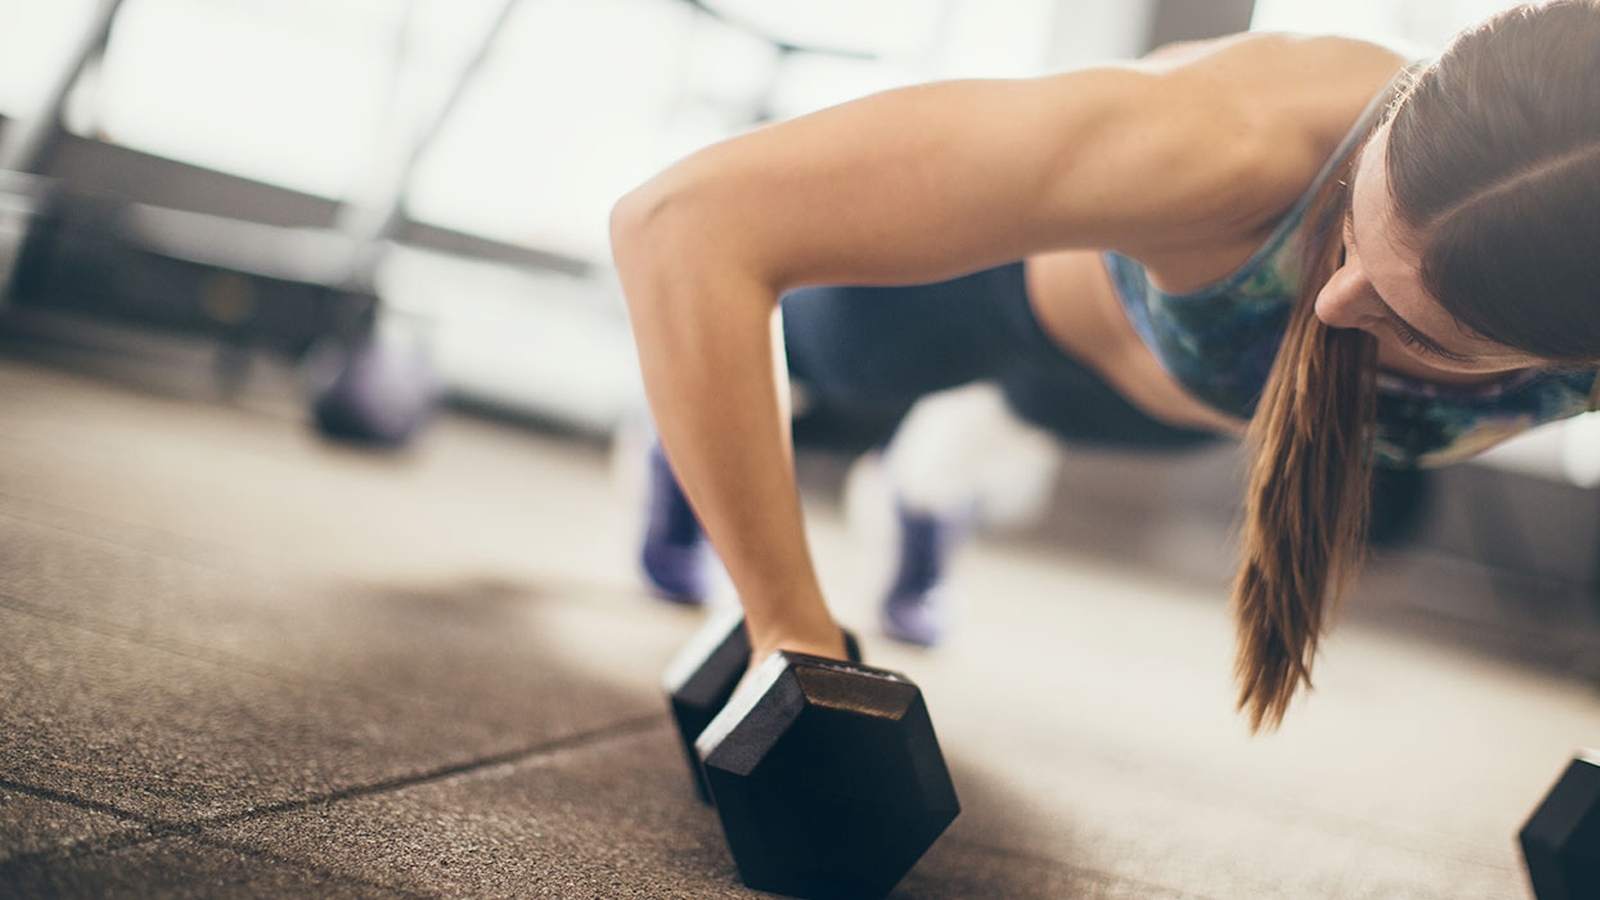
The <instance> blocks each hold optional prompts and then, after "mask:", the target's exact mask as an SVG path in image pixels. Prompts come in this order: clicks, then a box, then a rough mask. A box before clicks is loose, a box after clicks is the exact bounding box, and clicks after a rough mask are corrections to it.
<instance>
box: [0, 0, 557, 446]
mask: <svg viewBox="0 0 1600 900" xmlns="http://www.w3.org/2000/svg"><path fill="white" fill-rule="evenodd" d="M122 6H123V3H122V0H98V2H97V4H96V6H95V8H94V13H93V15H92V16H90V17H89V19H88V21H87V22H86V24H85V26H84V29H83V31H82V33H81V34H80V39H79V41H78V43H77V45H76V46H75V47H74V48H73V50H72V52H71V53H70V54H68V55H67V57H66V58H64V60H63V61H62V64H61V65H60V67H59V68H58V70H57V71H56V72H55V73H53V77H52V79H51V82H50V87H49V89H48V92H47V94H46V95H45V96H44V97H43V98H42V102H41V104H40V106H39V112H38V114H37V115H34V116H31V117H28V118H23V119H14V120H10V121H4V123H3V124H4V129H3V130H0V310H4V308H5V307H6V306H7V305H8V304H9V305H10V306H11V307H13V308H14V312H15V313H16V314H17V316H16V319H17V320H22V319H24V318H32V319H33V320H34V321H48V320H49V319H50V318H53V317H65V318H66V320H67V321H71V320H74V319H83V318H94V319H102V320H109V321H112V322H116V323H119V324H122V325H127V326H133V327H135V328H139V329H144V330H150V331H156V332H161V333H168V334H178V335H184V336H187V337H193V338H201V339H205V340H211V341H216V342H217V375H218V380H219V382H220V383H221V385H222V387H223V389H224V390H225V391H228V390H230V389H231V388H234V387H236V386H237V385H238V384H239V383H240V382H242V380H243V374H244V372H245V369H246V367H247V365H248V363H249V361H250V359H251V356H252V354H254V353H257V352H262V353H267V354H271V355H275V356H280V357H283V358H286V359H287V360H288V361H290V362H291V363H293V364H295V365H296V366H297V367H298V368H299V369H300V371H301V373H302V374H304V375H305V376H306V382H307V387H308V393H309V397H308V400H309V403H310V406H311V409H312V411H313V418H314V422H315V424H316V426H317V428H318V430H319V431H321V432H322V433H323V434H324V435H327V436H329V437H333V438H338V439H341V440H347V441H355V442H359V443H364V444H369V445H376V446H384V447H393V446H398V445H400V444H402V443H404V442H405V441H406V440H407V439H408V438H409V437H410V436H412V435H413V434H414V433H415V432H416V431H417V430H418V429H420V428H421V427H422V425H424V424H425V423H426V421H427V420H428V419H429V417H430V416H431V413H432V412H433V410H434V409H435V407H436V406H437V402H438V400H439V399H440V394H441V390H440V385H439V384H438V382H437V380H436V379H435V378H434V376H433V374H432V371H431V369H430V367H429V365H428V361H427V359H426V357H425V354H423V353H422V352H421V348H420V347H418V346H412V347H405V346H401V345H399V344H397V343H395V342H390V341H385V340H382V339H381V336H380V333H379V329H378V320H379V318H380V312H381V310H382V308H383V303H382V298H381V297H380V295H379V293H378V290H377V287H376V281H377V278H376V273H377V268H378V264H379V262H380V261H381V259H382V258H383V257H384V255H385V254H386V252H387V251H388V249H389V248H390V247H392V246H395V245H398V244H402V243H403V244H406V245H410V246H418V247H427V248H428V249H432V250H439V251H442V252H445V253H452V254H458V255H464V256H473V257H478V258H483V259H490V260H494V261H497V262H503V263H508V264H511V265H518V266H532V267H538V268H549V269H553V270H557V271H567V272H569V273H570V274H581V273H583V272H585V271H587V268H588V267H587V265H585V264H583V263H581V262H579V261H576V260H570V259H564V258H561V257H559V256H557V255H554V254H545V253H541V252H539V251H534V250H530V249H528V248H520V247H514V246H510V245H506V244H502V243H499V242H496V241H492V240H489V239H484V238H478V237H475V236H472V235H466V234H461V233H456V232H452V231H450V230H448V229H443V228H439V227H436V226H430V225H424V224H422V223H418V222H416V221H414V220H412V219H411V218H410V217H409V215H408V200H409V197H410V188H411V185H412V182H413V181H414V179H415V173H416V171H417V169H418V164H419V162H420V160H421V159H422V157H423V155H424V154H425V152H426V151H427V150H428V149H429V148H430V147H431V146H432V145H433V143H434V142H435V141H436V139H437V138H438V136H439V135H440V134H441V132H443V130H444V128H445V126H446V125H447V123H448V121H449V119H450V116H451V114H452V113H453V112H454V110H455V109H456V108H457V107H458V106H459V101H460V99H461V97H462V96H463V95H464V94H465V92H466V91H467V89H468V87H469V86H470V84H471V83H472V81H473V80H474V79H475V78H476V77H477V75H478V73H479V72H480V71H481V70H482V69H483V67H484V64H485V61H486V59H487V58H488V56H489V54H490V52H491V50H492V48H493V46H494V43H495V39H496V37H497V36H498V35H499V34H500V32H501V31H502V30H503V28H504V26H505V24H506V22H507V20H508V19H509V18H510V17H511V15H512V13H513V11H514V10H515V9H516V7H517V6H518V0H500V5H499V8H498V9H497V10H496V11H495V14H494V16H493V18H492V19H491V20H490V21H489V23H488V26H487V28H486V29H485V31H484V33H483V35H482V40H481V41H480V42H479V44H478V45H477V46H476V48H475V52H474V53H473V55H472V56H471V58H470V59H468V60H467V62H466V64H465V65H464V66H463V68H462V69H461V70H460V71H459V72H458V73H456V77H455V79H454V81H453V83H452V84H451V85H450V86H449V88H450V89H449V91H448V92H447V93H446V94H445V95H444V96H443V97H442V99H440V100H439V101H438V102H437V103H435V104H434V105H433V107H432V108H431V109H429V110H428V111H427V116H428V118H427V119H426V120H425V121H424V122H422V123H421V124H422V127H421V128H420V129H419V130H418V132H417V133H416V135H415V137H414V138H413V139H410V140H408V141H405V142H399V143H398V144H397V145H396V146H394V147H391V148H386V149H385V151H384V154H383V156H384V158H380V159H374V160H373V161H372V163H371V165H369V166H368V167H367V169H368V170H370V171H372V172H376V173H380V174H383V175H385V176H386V177H384V178H382V179H374V181H373V184H372V186H371V189H370V190H366V191H362V192H360V196H357V197H355V198H353V199H352V200H349V201H346V202H337V201H334V200H331V199H328V198H322V197H313V196H310V195H304V194H299V193H297V192H294V191H290V190H287V189H285V188H280V187H275V186H272V185H267V184H262V183H258V182H253V181H250V180H249V179H244V178H239V177H236V176H231V175H228V174H226V173H222V172H216V171H213V170H209V169H204V168H202V167H198V166H192V165H188V164H184V163H179V162H177V161H175V160H167V159H161V158H158V157H155V156H152V155H150V154H145V153H141V152H139V151H136V150H133V149H130V148H127V147H121V146H117V145H116V144H114V143H110V142H108V141H103V140H98V139H96V138H93V137H87V136H80V135H75V134H71V133H69V132H68V131H67V130H66V128H65V126H64V124H63V119H62V114H63V111H64V109H65V107H66V104H67V100H68V98H69V96H71V95H72V93H73V91H74V90H75V89H76V87H77V86H78V84H79V82H80V80H82V78H83V77H84V75H85V73H86V72H89V71H92V70H93V69H94V65H95V63H96V62H97V61H98V60H99V59H100V58H101V57H102V56H103V55H104V54H105V52H106V49H107V47H108V44H109V42H110V41H111V40H113V39H114V38H113V35H114V25H115V23H116V19H117V16H118V13H119V11H120V9H121V7H122ZM405 27H415V23H414V22H413V21H412V20H407V24H406V26H405ZM401 68H402V66H401V62H400V61H398V60H397V63H396V78H395V81H394V83H395V84H396V85H398V84H400V83H401V82H400V79H399V75H400V74H401V72H400V70H401ZM391 153H392V154H393V158H392V159H390V158H388V154H391Z"/></svg>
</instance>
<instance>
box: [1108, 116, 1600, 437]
mask: <svg viewBox="0 0 1600 900" xmlns="http://www.w3.org/2000/svg"><path fill="white" fill-rule="evenodd" d="M1387 94H1388V92H1387V91H1385V94H1384V97H1386V96H1387ZM1382 99H1383V98H1382V97H1380V98H1379V100H1375V101H1374V102H1373V104H1372V105H1371V106H1369V107H1368V110H1367V112H1366V113H1364V114H1363V115H1362V116H1361V117H1360V119H1359V120H1358V121H1357V122H1356V125H1355V127H1354V128H1352V129H1351V130H1350V133H1349V134H1347V135H1346V136H1345V138H1344V140H1343V141H1342V142H1341V143H1340V145H1339V147H1338V149H1336V150H1335V151H1334V152H1333V155H1332V157H1330V158H1329V160H1328V162H1327V163H1326V164H1325V165H1324V166H1323V167H1322V171H1321V172H1319V173H1318V175H1317V177H1316V179H1315V180H1314V181H1313V182H1312V184H1311V187H1310V188H1309V189H1308V190H1307V191H1306V192H1305V193H1304V194H1303V195H1302V196H1301V197H1300V199H1299V200H1298V201H1297V202H1296V203H1295V204H1294V206H1293V207H1291V208H1290V209H1289V212H1288V214H1287V215H1285V216H1284V217H1283V220H1282V221H1281V222H1279V223H1278V226H1277V227H1276V228H1275V229H1274V230H1273V232H1272V234H1271V236H1269V237H1268V238H1267V240H1266V242H1265V243H1264V244H1262V245H1261V247H1260V248H1259V249H1258V250H1257V251H1256V252H1255V253H1254V254H1252V255H1251V257H1250V258H1249V259H1248V260H1246V261H1245V263H1244V265H1242V266H1240V267H1239V268H1238V269H1237V270H1235V271H1234V272H1233V274H1231V275H1228V276H1227V277H1225V278H1223V279H1222V280H1221V281H1218V282H1216V283H1214V284H1211V285H1208V286H1206V287H1203V288H1200V289H1198V290H1195V291H1190V292H1188V293H1184V294H1169V293H1167V292H1165V291H1162V290H1161V289H1160V288H1157V287H1156V286H1155V285H1154V284H1152V283H1151V281H1150V276H1149V273H1148V272H1147V271H1146V270H1145V268H1144V266H1143V265H1141V264H1140V263H1139V262H1137V261H1136V260H1133V259H1131V258H1129V257H1127V256H1123V255H1122V254H1120V253H1115V252H1111V251H1107V252H1106V253H1105V254H1103V256H1104V260H1105V265H1106V269H1107V271H1108V272H1109V273H1110V275H1111V282H1112V284H1113V285H1114V286H1115V288H1116V292H1117V296H1118V297H1119V298H1120V300H1121V302H1122V306H1123V309H1125V310H1126V311H1127V313H1128V318H1129V319H1130V320H1131V321H1132V322H1133V327H1134V329H1135V330H1136V331H1138V333H1139V336H1140V337H1141V338H1142V339H1143V340H1144V342H1145V344H1146V345H1147V346H1149V348H1150V349H1151V351H1152V352H1153V353H1155V355H1156V358H1157V359H1159V360H1160V361H1161V363H1162V365H1163V366H1165V367H1166V369H1167V371H1169V372H1171V373H1172V375H1173V376H1174V377H1176V378H1177V379H1178V381H1179V383H1181V384H1182V385H1183V386H1184V387H1185V388H1187V389H1188V390H1189V391H1190V393H1192V394H1194V396H1196V397H1198V398H1199V399H1200V400H1202V401H1204V402H1206V403H1207V404H1209V405H1211V406H1212V407H1214V408H1216V409H1218V410H1220V411H1222V412H1224V413H1227V414H1229V415H1232V416H1237V417H1239V418H1249V417H1250V415H1251V413H1253V412H1254V411H1255V406H1256V402H1257V401H1258V400H1259V399H1260V396H1261V391H1262V388H1263V387H1264V386H1265V385H1266V381H1267V373H1268V372H1269V371H1270V370H1271V368H1272V362H1273V359H1274V358H1275V357H1276V356H1277V353H1278V347H1279V345H1280V344H1281V343H1282V341H1283V334H1284V330H1285V328H1286V327H1287V325H1288V321H1289V311H1290V309H1291V308H1292V307H1293V305H1294V301H1295V295H1296V294H1297V293H1298V286H1299V284H1300V275H1301V271H1302V264H1301V256H1302V252H1303V247H1304V246H1305V241H1306V240H1308V239H1309V235H1308V234H1307V232H1308V231H1310V229H1311V226H1310V225H1308V223H1307V221H1306V218H1307V216H1306V213H1307V210H1308V209H1309V208H1310V206H1311V202H1312V198H1313V197H1314V196H1315V195H1316V193H1317V190H1318V188H1320V187H1321V186H1322V184H1323V183H1324V182H1325V181H1326V180H1327V179H1329V178H1331V177H1333V175H1334V172H1335V171H1336V170H1337V169H1338V166H1339V162H1340V161H1341V160H1343V159H1344V158H1345V157H1346V155H1347V154H1349V153H1350V152H1352V151H1353V150H1354V149H1355V147H1356V146H1357V144H1358V143H1359V142H1360V141H1361V139H1362V138H1363V137H1364V136H1365V135H1366V134H1367V133H1368V131H1369V130H1370V128H1371V126H1372V123H1373V121H1374V118H1375V116H1376V115H1377V114H1378V112H1379V109H1380V107H1381V103H1380V102H1379V101H1380V100H1382ZM1596 380H1597V379H1596V373H1595V372H1593V371H1544V370H1525V371H1521V372H1517V373H1515V374H1513V375H1510V376H1508V377H1506V378H1504V379H1501V380H1499V381H1495V382H1492V383H1488V384H1479V385H1471V386H1453V385H1437V384H1430V383H1427V382H1422V381H1417V380H1414V379H1409V378H1403V377H1401V376H1398V375H1394V374H1390V373H1387V372H1380V373H1379V374H1378V379H1377V387H1378V421H1377V429H1376V434H1375V435H1374V442H1373V453H1374V459H1375V461H1376V462H1377V463H1379V464H1381V465H1388V466H1434V465H1443V464H1446V463H1452V462H1458V461H1460V460H1463V459H1466V458H1468V457H1471V456H1474V455H1476V454H1478V453H1481V452H1482V451H1484V450H1486V449H1488V448H1489V447H1491V446H1493V445H1495V444H1497V443H1499V442H1501V441H1503V440H1505V439H1506V438H1509V437H1511V436H1513V435H1515V434H1518V433H1521V432H1523V431H1526V430H1528V429H1529V428H1532V427H1534V426H1535V425H1541V424H1544V423H1546V422H1552V421H1555V420H1557V419H1563V418H1566V417H1568V416H1573V415H1576V414H1578V413H1581V412H1583V411H1585V410H1586V409H1588V408H1589V399H1590V394H1591V392H1592V391H1593V390H1594V388H1595V387H1596Z"/></svg>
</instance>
